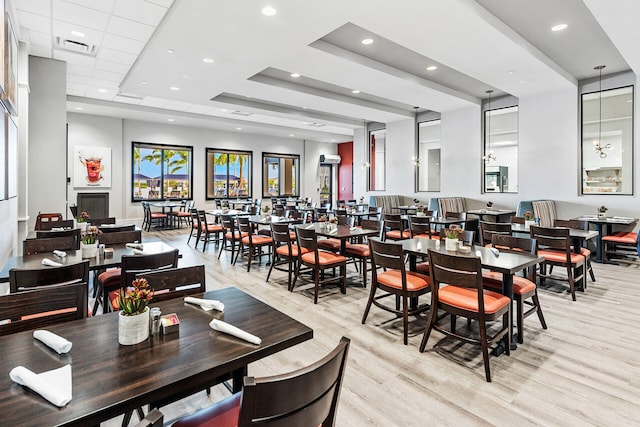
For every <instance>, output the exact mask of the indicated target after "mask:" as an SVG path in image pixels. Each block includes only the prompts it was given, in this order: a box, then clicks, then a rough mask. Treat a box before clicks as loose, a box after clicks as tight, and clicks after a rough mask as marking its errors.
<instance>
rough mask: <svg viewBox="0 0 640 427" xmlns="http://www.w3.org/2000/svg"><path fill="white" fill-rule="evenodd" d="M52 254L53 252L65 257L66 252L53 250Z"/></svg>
mask: <svg viewBox="0 0 640 427" xmlns="http://www.w3.org/2000/svg"><path fill="white" fill-rule="evenodd" d="M53 254H54V255H55V256H59V257H60V258H64V257H66V256H67V253H66V252H65V251H58V250H55V251H53Z"/></svg>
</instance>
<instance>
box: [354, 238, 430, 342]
mask: <svg viewBox="0 0 640 427" xmlns="http://www.w3.org/2000/svg"><path fill="white" fill-rule="evenodd" d="M369 250H370V252H371V271H372V278H371V292H370V293H369V300H368V301H367V305H366V307H365V309H364V314H363V315H362V324H364V323H365V322H366V321H367V316H368V315H369V310H370V309H371V305H372V304H373V305H375V306H376V307H379V308H381V309H383V310H385V311H389V312H391V313H395V314H396V315H397V316H402V326H403V337H404V344H405V345H407V343H408V339H409V338H408V337H409V316H410V315H411V316H416V315H418V314H420V313H423V312H425V311H427V310H429V306H428V305H423V306H422V307H420V306H417V305H416V307H414V308H410V307H409V298H411V299H414V298H415V299H417V298H418V297H419V296H420V295H424V294H426V293H427V292H430V291H431V281H430V279H429V277H428V276H426V275H424V274H421V273H416V272H413V271H406V268H405V262H404V258H405V257H404V252H403V250H402V245H401V244H399V243H390V242H389V243H386V242H381V241H380V240H379V239H369ZM378 268H384V269H385V271H384V272H382V273H379V272H378ZM378 289H379V290H381V291H383V292H385V293H384V294H382V295H377V296H376V292H377V291H378ZM390 296H392V297H395V298H394V299H395V305H394V306H393V307H391V306H389V305H385V304H382V303H381V302H379V300H380V299H383V298H386V297H390ZM398 298H399V299H400V300H401V301H402V310H400V308H399V306H398Z"/></svg>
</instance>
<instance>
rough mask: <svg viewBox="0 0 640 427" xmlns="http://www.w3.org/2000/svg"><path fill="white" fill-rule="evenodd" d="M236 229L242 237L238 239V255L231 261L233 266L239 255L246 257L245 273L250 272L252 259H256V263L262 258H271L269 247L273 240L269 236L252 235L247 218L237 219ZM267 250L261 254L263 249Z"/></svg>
mask: <svg viewBox="0 0 640 427" xmlns="http://www.w3.org/2000/svg"><path fill="white" fill-rule="evenodd" d="M238 228H239V229H240V234H242V235H243V237H242V238H241V239H240V249H239V250H238V255H236V259H235V260H234V261H233V264H234V265H235V263H236V262H237V261H238V257H239V256H240V255H245V254H246V255H247V273H248V272H250V271H251V261H252V259H254V258H257V259H258V262H259V261H260V260H261V259H262V257H263V256H265V255H266V256H268V257H271V246H272V245H273V240H272V239H271V236H269V237H267V236H261V235H259V234H253V228H252V227H251V223H250V222H249V218H248V217H246V216H245V217H238ZM265 247H266V248H267V249H268V252H266V253H265V252H262V249H263V248H265Z"/></svg>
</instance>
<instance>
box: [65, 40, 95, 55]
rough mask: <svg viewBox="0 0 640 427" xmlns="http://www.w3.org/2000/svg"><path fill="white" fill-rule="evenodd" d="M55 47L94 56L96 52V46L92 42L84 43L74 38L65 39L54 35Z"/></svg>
mask: <svg viewBox="0 0 640 427" xmlns="http://www.w3.org/2000/svg"><path fill="white" fill-rule="evenodd" d="M55 49H59V50H65V51H67V52H73V53H79V54H82V55H88V56H96V53H98V48H97V47H96V45H94V44H86V43H82V42H79V41H75V40H69V39H65V38H63V37H56V44H55Z"/></svg>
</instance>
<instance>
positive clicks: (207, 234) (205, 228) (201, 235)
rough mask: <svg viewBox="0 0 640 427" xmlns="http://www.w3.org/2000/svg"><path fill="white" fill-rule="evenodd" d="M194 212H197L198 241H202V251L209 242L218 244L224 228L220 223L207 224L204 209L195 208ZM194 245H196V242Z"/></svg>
mask: <svg viewBox="0 0 640 427" xmlns="http://www.w3.org/2000/svg"><path fill="white" fill-rule="evenodd" d="M196 212H197V214H198V227H199V228H198V241H202V252H204V251H205V250H206V249H207V244H208V243H209V242H215V244H216V246H218V244H219V243H220V239H221V237H222V234H223V232H224V230H223V227H222V225H220V224H209V222H208V221H207V213H206V212H205V211H204V210H197V211H196ZM196 247H198V243H197V242H196Z"/></svg>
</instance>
